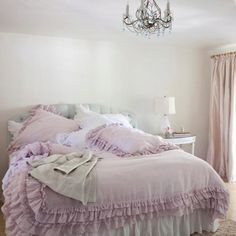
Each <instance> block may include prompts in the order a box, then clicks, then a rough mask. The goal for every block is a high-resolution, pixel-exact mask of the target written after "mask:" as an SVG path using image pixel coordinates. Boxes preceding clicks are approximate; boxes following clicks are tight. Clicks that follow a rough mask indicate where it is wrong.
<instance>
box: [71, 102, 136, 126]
mask: <svg viewBox="0 0 236 236" xmlns="http://www.w3.org/2000/svg"><path fill="white" fill-rule="evenodd" d="M74 119H75V120H78V121H79V124H80V127H81V128H88V127H94V128H96V127H98V126H100V125H104V124H112V123H119V124H123V125H124V126H125V127H128V128H132V125H131V124H130V118H129V117H128V116H125V115H122V114H103V115H102V114H99V113H96V112H93V111H90V110H89V108H88V107H85V106H83V105H79V106H77V107H76V115H75V118H74Z"/></svg>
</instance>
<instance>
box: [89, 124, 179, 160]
mask: <svg viewBox="0 0 236 236" xmlns="http://www.w3.org/2000/svg"><path fill="white" fill-rule="evenodd" d="M86 143H87V145H88V147H89V148H90V149H92V150H94V151H105V152H110V153H113V154H115V155H117V156H121V157H124V156H140V155H150V154H158V153H161V152H164V151H169V150H173V149H178V147H177V146H176V145H173V144H171V143H166V142H164V141H163V140H162V139H161V138H160V137H159V136H154V135H151V134H147V133H145V132H143V131H141V130H138V129H133V128H127V127H125V126H123V125H120V124H110V125H103V126H100V127H98V128H96V129H93V130H91V131H90V132H89V133H88V134H87V137H86Z"/></svg>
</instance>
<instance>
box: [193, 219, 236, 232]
mask: <svg viewBox="0 0 236 236" xmlns="http://www.w3.org/2000/svg"><path fill="white" fill-rule="evenodd" d="M193 236H236V222H235V221H232V220H225V221H222V222H221V223H220V227H219V229H218V230H217V231H216V232H215V233H203V234H193Z"/></svg>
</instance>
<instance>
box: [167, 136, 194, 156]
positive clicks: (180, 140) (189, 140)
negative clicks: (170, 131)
mask: <svg viewBox="0 0 236 236" xmlns="http://www.w3.org/2000/svg"><path fill="white" fill-rule="evenodd" d="M163 139H164V140H165V141H166V142H169V143H173V144H176V145H178V146H180V147H181V146H182V145H185V144H191V145H192V154H193V155H194V148H195V142H196V136H194V135H191V136H188V137H183V138H164V137H163Z"/></svg>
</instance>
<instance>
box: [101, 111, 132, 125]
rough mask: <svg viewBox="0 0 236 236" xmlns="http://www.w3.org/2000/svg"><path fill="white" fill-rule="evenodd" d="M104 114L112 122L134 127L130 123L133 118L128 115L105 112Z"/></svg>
mask: <svg viewBox="0 0 236 236" xmlns="http://www.w3.org/2000/svg"><path fill="white" fill-rule="evenodd" d="M103 116H104V117H105V118H107V119H109V120H110V121H111V122H112V123H119V124H122V125H124V126H125V127H127V128H133V126H132V125H131V124H130V121H131V120H130V118H129V117H128V116H125V115H123V114H105V115H103Z"/></svg>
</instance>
